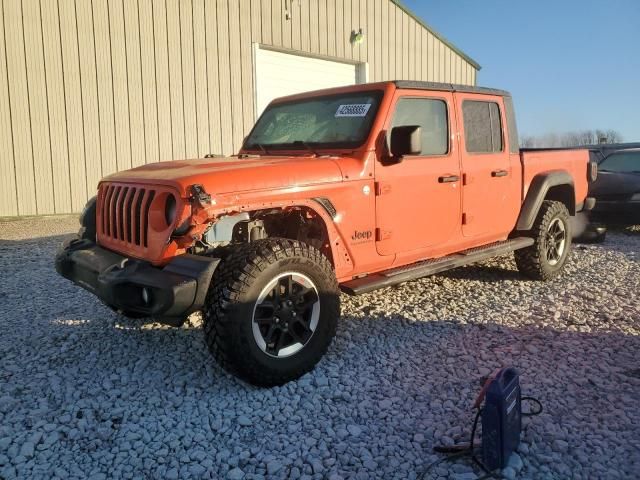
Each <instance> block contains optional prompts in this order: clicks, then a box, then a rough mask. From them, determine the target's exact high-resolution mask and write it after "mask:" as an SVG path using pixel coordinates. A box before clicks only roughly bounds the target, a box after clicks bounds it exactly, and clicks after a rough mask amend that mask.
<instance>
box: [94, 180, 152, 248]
mask: <svg viewBox="0 0 640 480" xmlns="http://www.w3.org/2000/svg"><path fill="white" fill-rule="evenodd" d="M155 194H156V191H155V190H154V189H150V188H142V187H136V186H128V185H118V184H104V185H102V186H101V187H100V191H99V193H98V208H100V215H99V217H98V218H99V222H100V225H99V230H100V237H102V238H108V239H110V240H116V241H117V242H119V243H121V244H126V245H130V246H136V247H144V248H146V247H147V246H148V234H149V209H150V207H151V202H152V201H153V197H154V196H155Z"/></svg>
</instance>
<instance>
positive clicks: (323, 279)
mask: <svg viewBox="0 0 640 480" xmlns="http://www.w3.org/2000/svg"><path fill="white" fill-rule="evenodd" d="M203 313H204V332H205V339H206V342H207V345H208V347H209V350H210V351H211V353H212V354H213V356H214V357H215V358H216V360H217V361H218V363H220V364H221V365H222V367H223V368H225V369H226V370H228V371H230V372H232V373H234V374H236V375H238V376H239V377H240V378H242V379H244V380H246V381H248V382H249V383H252V384H254V385H259V386H273V385H281V384H283V383H286V382H288V381H290V380H294V379H296V378H298V377H300V376H301V375H303V374H304V373H306V372H308V371H310V370H311V369H312V368H313V367H314V366H315V365H316V363H317V362H318V361H319V360H320V358H321V357H322V355H324V353H325V352H326V350H327V348H328V347H329V344H330V343H331V340H332V338H333V337H334V336H335V332H336V326H337V319H338V316H339V315H340V300H339V290H338V284H337V281H336V278H335V274H334V272H333V269H332V267H331V263H330V262H329V260H328V259H327V258H326V257H325V256H324V255H323V254H322V253H321V252H320V251H318V250H317V249H315V248H314V247H311V246H309V245H306V244H304V243H301V242H298V241H294V240H287V239H277V238H275V239H266V240H259V241H256V242H252V243H248V244H245V245H238V246H233V247H230V250H229V251H228V252H227V254H226V255H225V256H224V257H223V260H222V261H221V262H220V265H219V266H218V268H217V269H216V272H215V274H214V277H213V280H212V283H211V287H210V289H209V293H208V295H207V300H206V303H205V307H204V312H203Z"/></svg>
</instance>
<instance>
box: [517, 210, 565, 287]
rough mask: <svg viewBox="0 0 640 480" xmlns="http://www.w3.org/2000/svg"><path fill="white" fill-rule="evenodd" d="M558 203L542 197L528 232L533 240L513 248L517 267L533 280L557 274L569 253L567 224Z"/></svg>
mask: <svg viewBox="0 0 640 480" xmlns="http://www.w3.org/2000/svg"><path fill="white" fill-rule="evenodd" d="M570 218H571V217H570V215H569V211H568V210H567V207H566V206H565V205H564V204H563V203H562V202H555V201H551V200H545V201H544V202H543V203H542V206H541V207H540V212H539V213H538V218H537V219H536V222H535V224H534V226H533V228H532V229H531V230H530V232H529V234H530V235H531V237H533V239H534V240H535V243H534V244H533V245H532V246H530V247H527V248H523V249H520V250H516V251H515V252H514V256H515V259H516V265H517V266H518V270H520V272H522V273H523V274H524V275H526V276H527V277H530V278H534V279H536V280H550V279H552V278H554V277H556V276H557V275H559V274H560V272H561V271H562V269H563V267H564V266H565V265H566V263H567V260H568V259H569V255H570V253H571V238H572V235H571V224H570Z"/></svg>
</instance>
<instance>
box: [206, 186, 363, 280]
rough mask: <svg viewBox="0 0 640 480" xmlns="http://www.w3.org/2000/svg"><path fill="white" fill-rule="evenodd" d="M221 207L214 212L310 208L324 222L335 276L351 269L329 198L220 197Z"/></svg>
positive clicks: (351, 261)
mask: <svg viewBox="0 0 640 480" xmlns="http://www.w3.org/2000/svg"><path fill="white" fill-rule="evenodd" d="M221 200H222V201H221V202H220V203H222V205H224V206H223V207H222V208H220V209H219V210H218V211H217V212H216V214H217V215H220V214H227V215H229V214H231V215H233V214H237V213H242V212H252V211H256V210H267V209H270V208H277V209H282V210H286V209H288V208H292V207H293V208H295V207H298V208H299V207H303V208H308V209H309V210H312V211H313V212H314V213H315V214H316V215H318V216H319V217H320V218H321V219H322V221H323V222H324V224H325V227H326V229H327V233H328V234H329V238H330V239H331V242H330V248H331V253H332V256H333V264H334V265H333V266H334V268H335V270H336V276H337V277H338V278H340V277H341V276H344V275H347V274H349V273H350V272H351V271H352V270H353V268H354V267H353V260H352V259H351V252H350V251H349V249H348V247H347V242H346V241H345V240H344V238H343V236H342V234H341V233H340V231H339V230H338V228H337V227H336V224H335V215H336V212H335V207H334V206H333V203H331V202H330V201H329V199H327V198H324V197H316V198H302V199H300V198H299V199H292V200H280V201H274V202H248V203H246V204H242V205H238V204H235V205H233V204H232V202H227V201H225V199H223V198H222V199H221Z"/></svg>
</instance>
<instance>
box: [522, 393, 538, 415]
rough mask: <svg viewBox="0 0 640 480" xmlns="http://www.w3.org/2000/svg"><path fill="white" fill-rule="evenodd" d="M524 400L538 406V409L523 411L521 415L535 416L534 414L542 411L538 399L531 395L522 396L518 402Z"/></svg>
mask: <svg viewBox="0 0 640 480" xmlns="http://www.w3.org/2000/svg"><path fill="white" fill-rule="evenodd" d="M525 400H527V401H529V402H532V403H534V404H536V405H537V406H538V409H537V410H533V411H531V412H523V413H522V414H521V415H522V416H523V417H535V416H536V415H540V414H541V413H542V403H541V402H540V400H538V399H537V398H533V397H522V398H520V403H522V402H524V401H525Z"/></svg>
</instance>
